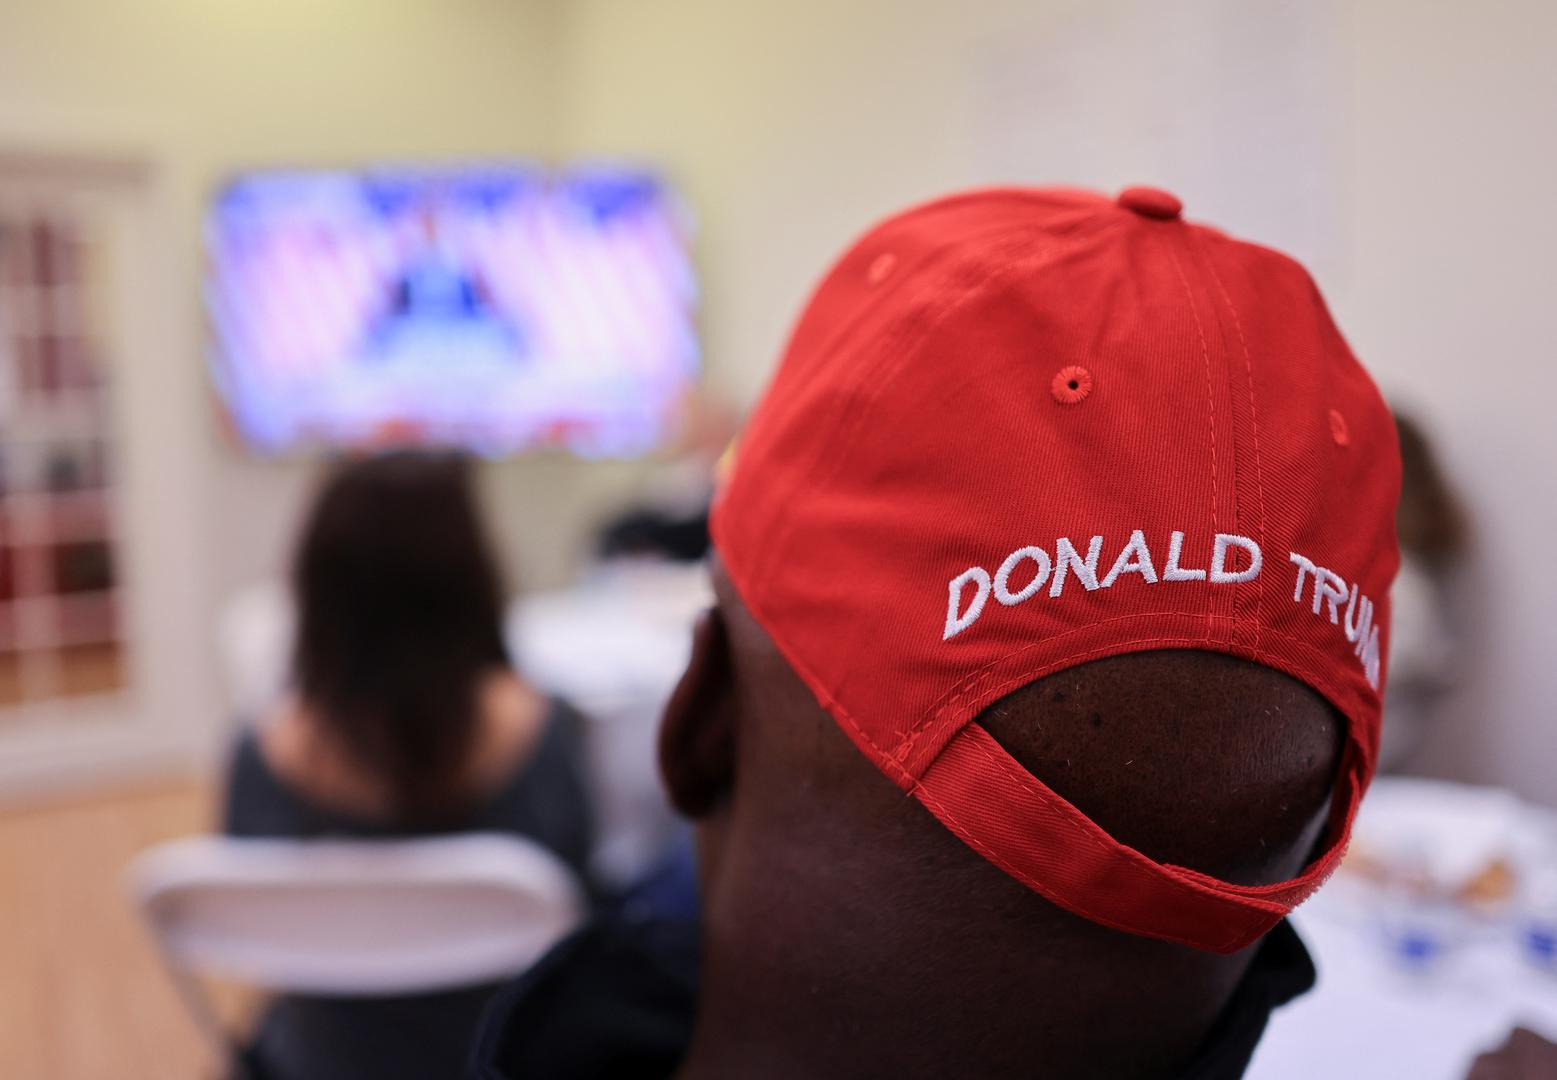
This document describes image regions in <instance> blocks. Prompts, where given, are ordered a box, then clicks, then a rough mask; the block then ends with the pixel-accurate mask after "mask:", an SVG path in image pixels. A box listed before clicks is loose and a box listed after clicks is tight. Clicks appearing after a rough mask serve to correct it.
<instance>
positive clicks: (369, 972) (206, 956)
mask: <svg viewBox="0 0 1557 1080" xmlns="http://www.w3.org/2000/svg"><path fill="white" fill-rule="evenodd" d="M130 881H131V887H132V889H133V891H134V893H135V896H136V899H137V901H138V902H139V904H140V907H141V910H142V912H143V913H144V914H145V917H146V919H147V921H148V922H149V923H150V925H151V927H152V930H153V932H154V933H155V935H156V937H157V939H158V943H159V945H160V947H161V948H162V951H163V953H164V955H165V956H166V958H167V960H168V962H169V963H170V965H172V967H173V968H174V969H175V975H179V974H186V975H187V974H190V973H201V974H214V975H222V976H226V977H228V978H233V979H237V980H239V981H242V982H245V983H249V984H251V985H254V986H257V987H261V988H264V989H267V990H274V991H283V992H284V991H291V992H300V993H319V994H341V995H352V996H375V995H391V994H410V993H421V992H430V991H435V990H441V989H451V988H454V987H459V986H470V985H476V984H479V983H483V982H489V981H495V980H498V979H501V978H504V977H506V976H510V975H514V974H517V973H518V972H521V971H523V970H524V969H525V968H527V967H529V966H530V965H531V964H532V963H533V962H534V961H535V960H537V959H538V958H539V957H540V956H541V955H542V954H543V953H544V952H545V951H546V950H547V949H548V948H550V946H551V945H552V944H554V943H555V942H556V941H557V940H558V939H559V938H561V937H562V936H563V935H565V934H567V933H568V932H569V931H570V930H572V929H573V928H574V927H575V926H576V925H577V924H578V923H579V921H580V920H581V918H582V916H583V911H584V901H583V894H582V891H581V889H580V888H579V886H578V883H577V879H576V878H575V876H574V874H573V873H572V872H571V871H570V870H569V869H568V867H567V866H566V865H565V864H563V863H562V862H561V861H560V860H559V859H558V858H557V857H556V856H555V855H553V854H552V853H551V852H549V851H547V850H545V849H544V848H541V847H540V846H539V845H536V844H534V843H531V842H529V841H526V840H523V839H520V838H518V837H514V836H507V835H499V834H470V835H464V836H455V837H438V838H433V839H416V840H393V841H367V840H351V841H339V840H256V839H233V838H227V837H215V836H205V837H191V838H188V839H183V840H173V841H169V842H168V843H165V844H161V845H159V846H157V847H155V848H152V849H151V850H149V851H147V852H145V853H144V854H142V855H141V856H140V857H139V858H138V859H137V860H136V861H135V863H134V864H133V865H132V866H131V868H130Z"/></svg>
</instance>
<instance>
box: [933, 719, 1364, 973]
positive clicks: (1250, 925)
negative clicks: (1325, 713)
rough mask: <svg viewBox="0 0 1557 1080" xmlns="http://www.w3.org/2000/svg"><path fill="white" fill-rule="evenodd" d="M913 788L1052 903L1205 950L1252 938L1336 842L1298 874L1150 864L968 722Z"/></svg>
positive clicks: (1313, 881) (1335, 852) (1318, 869)
mask: <svg viewBox="0 0 1557 1080" xmlns="http://www.w3.org/2000/svg"><path fill="white" fill-rule="evenodd" d="M1356 762H1357V753H1356V749H1355V745H1354V744H1353V743H1351V742H1348V744H1347V753H1346V760H1345V761H1344V762H1343V764H1342V768H1341V772H1340V781H1339V784H1340V790H1338V791H1337V792H1336V796H1335V799H1334V802H1333V804H1332V805H1333V807H1334V809H1333V811H1332V826H1334V825H1336V824H1337V823H1339V825H1340V827H1339V828H1332V830H1331V835H1332V836H1335V837H1338V838H1344V837H1345V836H1346V835H1347V834H1348V833H1349V831H1350V825H1351V820H1352V817H1353V815H1355V813H1356V810H1357V803H1358V800H1359V798H1360V796H1361V787H1360V784H1359V777H1358V770H1357V768H1356ZM911 791H912V794H913V795H914V797H915V798H917V799H918V800H919V801H920V802H921V803H923V804H924V806H925V807H926V808H927V809H929V811H930V812H931V813H933V814H934V815H935V816H936V817H937V818H939V819H940V820H941V822H942V823H943V824H945V825H946V827H947V828H949V829H951V830H952V832H954V833H956V834H957V835H958V836H959V837H961V838H962V840H963V842H964V843H966V844H968V845H969V846H970V847H972V848H973V849H974V850H975V851H977V852H978V853H979V854H981V855H983V856H984V857H985V858H986V859H988V860H989V861H990V862H993V863H995V864H996V865H997V866H999V867H1000V868H1001V869H1002V870H1004V871H1005V872H1006V873H1008V874H1010V875H1011V876H1012V877H1014V878H1016V879H1017V880H1018V881H1021V882H1022V883H1024V884H1025V885H1027V886H1028V887H1029V888H1031V889H1033V890H1034V891H1036V892H1038V893H1040V894H1041V895H1043V896H1044V897H1046V898H1047V899H1049V900H1051V901H1052V902H1054V903H1055V904H1058V905H1059V906H1060V907H1063V908H1065V909H1066V910H1068V911H1071V912H1074V913H1075V914H1077V915H1080V916H1082V917H1083V918H1087V919H1090V920H1092V921H1093V922H1097V923H1101V924H1102V925H1104V926H1110V927H1113V928H1114V929H1116V930H1123V931H1126V932H1128V933H1132V934H1143V935H1146V936H1148V937H1154V938H1160V939H1162V940H1164V941H1172V942H1178V943H1180V944H1184V945H1190V946H1193V947H1195V948H1199V949H1208V950H1210V951H1212V952H1218V953H1230V952H1236V951H1237V950H1239V949H1242V948H1244V947H1245V946H1248V945H1251V944H1253V943H1254V942H1255V941H1257V940H1258V939H1259V938H1260V937H1261V936H1262V935H1263V934H1265V933H1266V932H1267V931H1269V930H1270V929H1271V927H1273V926H1275V925H1276V923H1277V922H1279V921H1280V920H1281V919H1282V918H1283V917H1284V916H1286V915H1287V914H1288V913H1289V912H1290V911H1291V910H1292V908H1293V907H1295V906H1296V905H1297V904H1299V903H1300V902H1302V900H1304V899H1305V898H1306V897H1307V896H1308V895H1309V894H1310V893H1312V892H1313V891H1314V890H1315V889H1317V888H1318V887H1319V886H1320V885H1321V884H1322V883H1323V882H1324V880H1325V879H1326V878H1327V877H1328V876H1329V875H1330V873H1331V871H1333V870H1334V868H1335V866H1336V865H1337V863H1338V862H1339V861H1340V857H1341V855H1342V852H1343V850H1344V843H1343V842H1341V841H1340V840H1337V842H1335V843H1333V844H1332V845H1331V847H1330V849H1329V850H1327V851H1326V852H1325V854H1324V855H1323V856H1322V857H1321V858H1320V859H1318V860H1317V861H1316V862H1314V863H1312V864H1310V865H1309V866H1308V867H1307V868H1306V869H1305V870H1304V872H1303V873H1302V875H1301V876H1299V877H1296V878H1293V879H1291V880H1290V881H1283V882H1277V883H1275V884H1272V885H1234V884H1232V883H1230V882H1225V881H1219V880H1217V879H1216V878H1213V877H1210V876H1208V875H1206V874H1202V873H1199V872H1197V871H1194V870H1190V869H1187V868H1185V867H1181V866H1168V865H1164V864H1162V863H1158V862H1154V861H1153V860H1151V859H1150V858H1148V857H1147V856H1145V855H1143V854H1141V853H1140V852H1139V851H1136V850H1135V849H1134V848H1131V847H1127V846H1126V845H1124V844H1121V843H1119V841H1117V840H1115V839H1114V838H1113V837H1111V836H1109V835H1108V833H1106V832H1104V831H1103V830H1102V829H1101V828H1099V827H1098V826H1097V825H1096V824H1094V823H1093V822H1092V821H1091V820H1089V819H1088V818H1087V817H1086V815H1084V814H1083V813H1082V812H1081V811H1080V810H1078V809H1076V807H1074V806H1072V805H1071V804H1070V803H1068V802H1066V801H1065V800H1064V799H1062V798H1061V797H1060V796H1059V795H1057V794H1055V793H1054V792H1053V791H1051V790H1050V789H1049V788H1047V787H1045V786H1044V785H1043V784H1042V783H1040V782H1039V781H1038V780H1037V779H1036V778H1034V777H1033V776H1032V775H1031V774H1029V773H1028V772H1027V771H1026V770H1025V769H1023V768H1022V767H1021V765H1019V764H1018V763H1017V761H1016V760H1015V759H1014V758H1012V757H1011V755H1010V754H1008V753H1006V751H1005V749H1004V748H1003V747H1002V746H1001V745H1000V744H999V743H998V742H996V741H995V739H994V737H993V736H991V735H990V734H989V732H987V731H986V730H984V728H983V727H981V726H980V725H978V724H968V725H966V726H965V727H964V728H963V729H962V730H961V731H960V732H959V733H958V734H957V735H956V736H955V737H954V738H953V739H952V740H951V741H950V742H949V743H947V745H946V747H945V749H944V750H942V751H941V753H940V754H939V755H938V756H937V757H936V759H935V760H934V761H933V762H932V763H931V764H930V766H929V767H928V768H927V769H926V770H925V772H924V773H923V774H922V775H921V776H920V778H919V781H918V782H917V783H916V784H915V785H914V786H913V788H912V789H911Z"/></svg>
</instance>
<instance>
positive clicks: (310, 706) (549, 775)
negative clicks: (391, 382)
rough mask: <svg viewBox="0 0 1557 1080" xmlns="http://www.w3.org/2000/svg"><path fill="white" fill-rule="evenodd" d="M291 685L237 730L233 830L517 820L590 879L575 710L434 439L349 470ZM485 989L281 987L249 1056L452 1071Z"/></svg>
mask: <svg viewBox="0 0 1557 1080" xmlns="http://www.w3.org/2000/svg"><path fill="white" fill-rule="evenodd" d="M292 585H293V591H294V593H295V601H296V605H297V612H298V631H297V635H296V639H295V646H294V653H293V660H292V673H293V679H292V682H293V687H294V690H293V693H292V694H291V695H290V697H289V698H288V699H286V700H284V701H283V702H282V703H281V704H280V705H279V706H278V707H277V708H276V709H275V710H274V712H273V714H272V715H270V716H268V717H265V718H263V720H262V722H261V723H260V724H259V725H257V726H256V728H255V729H254V730H251V731H248V732H246V733H245V734H244V735H243V736H242V737H241V739H240V741H239V743H238V745H237V749H236V752H235V753H234V756H233V759H232V763H231V768H230V774H229V777H228V782H227V796H226V812H225V823H224V824H225V829H226V831H227V832H228V833H230V834H232V835H234V836H243V837H288V838H296V837H323V836H334V837H368V838H375V837H378V838H385V837H407V836H421V835H429V834H445V833H455V832H462V831H478V830H479V831H496V832H509V833H515V834H518V835H520V836H523V837H527V838H529V839H531V840H534V841H536V842H538V843H540V844H541V845H543V846H544V847H546V848H548V849H550V850H551V851H553V852H554V853H556V854H557V855H558V856H559V857H560V858H561V859H562V860H563V861H564V862H566V863H567V864H568V865H569V866H571V867H572V868H573V869H574V870H576V871H577V872H578V873H579V875H580V876H581V878H585V879H586V881H587V877H586V860H587V858H588V856H589V853H590V846H591V842H592V825H591V809H590V799H589V793H588V786H587V784H586V778H585V772H584V767H583V759H582V756H581V749H580V742H581V733H580V721H579V717H578V716H577V714H576V713H575V712H574V711H573V709H572V708H571V707H570V706H569V705H568V704H567V703H565V702H564V701H561V700H559V699H548V698H547V697H545V696H544V695H542V694H541V693H539V692H537V691H536V690H534V689H533V688H531V687H530V686H529V685H527V684H526V683H525V682H524V681H523V680H521V679H520V678H519V676H518V675H516V674H515V672H514V670H513V668H512V667H511V666H510V662H509V657H508V654H507V650H506V648H505V646H504V641H503V633H502V614H503V611H502V605H503V591H502V582H501V575H500V573H499V568H498V565H497V563H496V561H495V559H494V558H493V555H492V553H491V551H490V549H489V547H488V543H487V540H486V537H485V535H484V533H483V529H482V525H481V521H480V519H479V515H478V511H477V507H476V504H475V501H474V497H473V494H472V491H471V478H470V466H469V463H468V461H467V460H466V459H465V458H463V457H460V456H457V455H453V454H446V453H421V452H399V453H391V454H385V455H382V456H376V457H369V458H365V459H361V460H356V461H352V462H349V463H347V464H345V465H343V466H341V467H340V468H339V469H338V470H337V471H336V472H335V473H334V474H333V475H332V476H331V477H330V478H329V479H328V480H327V481H326V483H325V484H324V487H323V489H322V490H321V491H320V493H319V495H318V497H317V500H316V502H315V504H314V506H313V509H312V511H311V513H310V515H309V517H308V519H307V522H306V524H305V527H304V529H303V533H302V537H301V541H300V543H299V546H298V549H297V553H296V558H295V563H294V567H293V581H292ZM487 995H488V988H485V987H478V988H471V989H469V990H461V991H455V992H449V993H441V994H434V995H421V996H417V997H414V998H398V999H374V1000H371V1001H355V1000H345V999H339V998H319V997H299V996H294V997H287V998H283V999H282V1000H280V1001H278V1002H276V1003H275V1004H274V1006H273V1007H272V1008H271V1009H270V1010H269V1011H268V1012H267V1014H266V1015H265V1017H264V1019H263V1021H262V1023H261V1026H260V1029H259V1033H258V1037H257V1039H256V1040H255V1043H254V1046H253V1048H252V1051H251V1056H252V1058H253V1060H254V1064H255V1070H256V1072H258V1073H259V1075H260V1076H262V1077H275V1078H278V1080H294V1078H343V1077H369V1076H371V1077H375V1078H390V1077H405V1078H408V1080H409V1078H441V1077H447V1076H452V1075H457V1073H458V1071H459V1069H460V1067H461V1065H462V1063H463V1061H464V1060H465V1055H466V1052H467V1049H468V1046H469V1042H470V1037H471V1030H472V1027H473V1025H474V1024H475V1022H476V1019H477V1018H478V1016H479V1013H480V1010H481V1008H482V1006H483V1004H484V1002H485V1000H486V997H487Z"/></svg>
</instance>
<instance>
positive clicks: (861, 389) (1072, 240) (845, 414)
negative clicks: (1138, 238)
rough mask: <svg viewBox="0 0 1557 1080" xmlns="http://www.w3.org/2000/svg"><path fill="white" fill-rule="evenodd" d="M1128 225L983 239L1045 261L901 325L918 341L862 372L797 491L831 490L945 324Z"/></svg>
mask: <svg viewBox="0 0 1557 1080" xmlns="http://www.w3.org/2000/svg"><path fill="white" fill-rule="evenodd" d="M1127 224H1128V223H1127V222H1125V221H1122V220H1119V219H1107V218H1105V219H1102V220H1101V223H1100V225H1099V226H1098V227H1097V228H1095V229H1091V230H1088V231H1086V232H1084V233H1081V234H1079V235H1075V234H1067V235H1065V236H1063V237H1060V238H1058V239H1057V240H1054V239H1051V238H1049V237H1045V236H1040V237H1031V236H1030V234H1029V233H1027V232H1023V231H1021V230H1020V228H1019V227H1017V226H1005V227H1003V228H1001V229H1000V230H999V231H994V230H992V231H991V232H990V234H989V235H988V236H987V237H983V238H982V239H981V243H980V250H984V251H987V250H989V249H991V248H995V247H998V246H1000V245H1001V244H1003V243H1008V242H1011V241H1015V240H1022V239H1031V240H1032V241H1033V242H1034V245H1035V246H1036V247H1037V248H1038V250H1039V251H1040V252H1041V253H1042V256H1043V258H1042V260H1041V261H1040V263H1039V266H1038V267H1035V266H1034V265H1032V263H1031V262H1028V261H1014V262H1012V263H1010V264H1009V265H1007V266H1003V267H1001V268H1000V269H998V270H996V271H993V272H992V273H990V274H989V275H988V276H987V277H986V278H984V279H983V280H982V281H980V282H978V283H977V285H976V286H969V287H967V288H965V289H963V290H961V291H960V292H959V293H957V294H956V295H954V296H952V297H948V298H946V299H945V300H944V301H943V302H941V303H939V304H938V305H937V306H936V308H935V309H934V310H933V313H931V314H929V315H928V316H927V319H926V320H925V321H922V322H921V321H920V320H915V321H914V323H909V322H907V321H906V320H900V321H899V322H898V323H897V324H896V325H895V326H894V327H893V328H892V330H891V331H890V338H891V339H892V340H896V339H898V338H902V337H908V336H910V334H912V333H913V332H914V331H915V330H916V329H917V331H918V333H917V337H918V340H917V341H912V342H911V344H910V345H909V347H907V348H903V349H890V348H887V347H886V346H887V342H885V341H884V342H882V343H881V344H880V345H878V350H879V358H878V360H877V362H876V363H875V364H874V365H873V366H872V367H871V368H870V369H869V370H867V371H862V372H861V373H860V375H859V376H858V377H857V378H856V379H855V383H854V387H853V392H852V393H851V394H850V395H849V398H848V400H847V401H846V402H844V403H843V404H842V406H841V407H840V409H839V411H838V419H837V421H836V423H835V424H834V425H833V426H832V430H831V431H830V432H829V433H828V435H827V438H826V441H824V442H822V443H821V451H822V452H821V453H820V454H819V455H818V456H817V457H816V458H815V464H814V465H813V466H812V467H811V469H810V470H809V471H808V473H807V480H806V481H805V482H804V483H803V484H802V485H801V486H800V487H799V488H797V491H798V490H804V489H806V488H810V487H823V486H827V485H830V484H832V482H833V480H834V478H835V477H836V476H837V475H838V473H839V472H840V471H841V470H842V469H843V465H844V462H845V461H846V460H848V459H849V458H850V455H851V454H852V452H853V450H854V446H855V443H856V441H857V439H858V432H859V431H861V430H862V429H863V428H864V425H863V423H862V422H861V421H860V420H859V417H861V416H862V415H865V414H867V413H868V411H869V407H870V406H871V405H872V404H873V403H874V402H875V400H876V398H878V397H880V396H881V394H882V393H884V392H885V391H886V388H887V387H888V386H890V385H891V383H892V380H893V378H894V377H895V376H896V374H897V373H898V372H899V371H901V370H902V369H903V368H904V367H906V366H907V365H908V364H909V363H910V362H912V361H913V360H915V359H917V358H918V357H919V356H920V354H921V353H922V351H923V350H924V347H925V343H926V341H928V339H929V338H930V336H931V335H932V334H933V333H934V332H935V331H936V330H937V329H939V328H940V326H941V324H942V323H944V322H945V321H946V320H947V319H949V318H951V317H952V316H953V315H955V314H956V313H957V312H958V311H960V310H962V308H963V307H965V306H967V305H968V304H970V303H972V302H973V301H975V300H976V299H977V298H978V297H979V295H980V294H981V293H983V292H984V291H985V290H986V289H988V288H989V287H990V286H991V285H995V284H998V283H1001V282H1004V281H1006V280H1007V279H1008V278H1011V277H1014V276H1016V275H1018V274H1020V273H1023V272H1032V271H1034V270H1036V269H1038V268H1039V267H1042V266H1044V265H1047V264H1048V263H1050V262H1052V261H1053V260H1054V259H1055V258H1057V257H1058V256H1060V255H1062V254H1066V253H1068V252H1070V251H1074V250H1076V249H1079V248H1082V247H1084V246H1085V245H1086V244H1088V243H1091V242H1095V241H1096V240H1097V239H1098V238H1100V237H1104V236H1108V235H1110V234H1112V233H1114V232H1116V231H1120V230H1122V229H1123V228H1124V227H1125V226H1126V225H1127ZM961 269H963V267H961V266H959V267H957V268H956V270H961ZM953 272H954V270H952V269H948V271H947V273H948V274H951V273H953ZM934 291H935V290H934V289H933V288H932V287H931V286H929V285H922V286H921V287H920V294H921V295H925V294H931V293H933V292H934ZM915 324H918V325H915ZM799 526H800V520H799V517H798V516H791V517H790V519H789V520H788V521H787V522H786V523H785V524H784V525H783V527H782V531H781V532H780V533H779V534H778V535H777V536H775V537H774V539H773V544H772V551H773V554H772V555H771V556H770V558H769V559H768V560H765V561H764V569H766V567H768V566H771V565H772V560H773V559H776V558H777V557H778V554H777V553H778V552H779V551H781V550H782V549H783V547H784V545H786V544H787V543H788V542H789V539H790V536H791V535H792V534H793V532H794V530H795V529H796V528H798V527H799Z"/></svg>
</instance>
